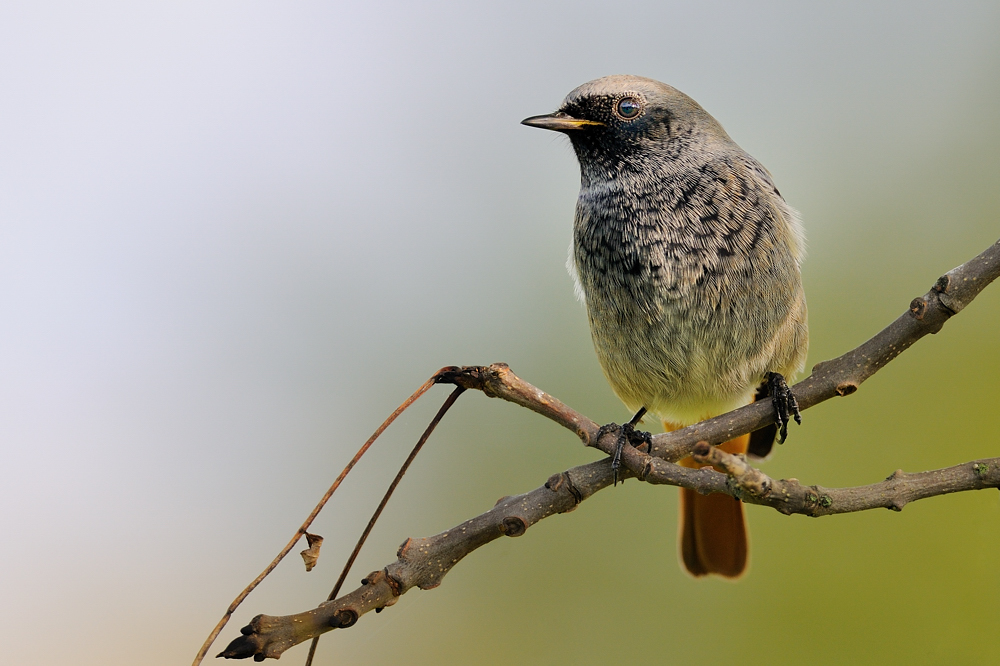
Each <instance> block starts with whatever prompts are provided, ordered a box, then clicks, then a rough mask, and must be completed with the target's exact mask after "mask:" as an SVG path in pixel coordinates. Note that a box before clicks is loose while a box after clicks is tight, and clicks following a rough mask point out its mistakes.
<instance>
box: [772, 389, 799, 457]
mask: <svg viewBox="0 0 1000 666" xmlns="http://www.w3.org/2000/svg"><path fill="white" fill-rule="evenodd" d="M767 391H768V393H770V394H771V404H772V405H774V411H775V413H776V414H777V418H776V421H775V425H777V426H778V444H784V442H785V438H786V437H788V421H789V419H791V418H794V419H795V422H796V423H798V424H800V425H801V424H802V415H801V414H799V403H798V402H797V401H796V400H795V395H794V394H793V393H792V390H791V389H790V388H788V384H787V383H786V382H785V378H784V377H782V376H781V374H780V373H777V372H769V373H767Z"/></svg>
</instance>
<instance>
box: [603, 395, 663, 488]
mask: <svg viewBox="0 0 1000 666" xmlns="http://www.w3.org/2000/svg"><path fill="white" fill-rule="evenodd" d="M645 412H646V410H642V411H641V412H640V413H639V414H636V416H635V418H633V419H632V420H631V421H629V422H628V423H626V424H624V425H618V424H617V423H609V424H607V425H603V426H601V429H600V430H598V431H597V439H598V440H600V439H601V437H603V436H604V435H606V434H608V433H611V432H616V431H617V436H616V439H615V453H614V455H612V456H611V470H612V471H613V472H614V475H615V485H616V486H617V485H618V469H619V468H620V467H621V466H622V451H623V450H624V449H625V444H626V443H628V444H631V445H632V446H633V447H635V448H637V449H638V448H639V447H641V446H642V445H644V444H645V445H646V450H647V451H650V450H652V448H653V436H652V435H650V434H649V433H648V432H646V431H644V430H636V429H635V424H636V423H638V422H639V419H640V418H642V415H643V414H644V413H645Z"/></svg>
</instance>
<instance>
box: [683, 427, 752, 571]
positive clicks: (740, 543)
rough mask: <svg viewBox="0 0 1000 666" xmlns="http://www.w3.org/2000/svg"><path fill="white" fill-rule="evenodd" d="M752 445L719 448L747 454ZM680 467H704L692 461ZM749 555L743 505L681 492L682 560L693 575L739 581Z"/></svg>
mask: <svg viewBox="0 0 1000 666" xmlns="http://www.w3.org/2000/svg"><path fill="white" fill-rule="evenodd" d="M665 425H668V426H669V424H665ZM749 443H750V436H749V435H743V436H742V437H737V438H736V439H734V440H730V441H728V442H725V443H724V444H721V445H720V448H721V449H722V450H723V451H727V452H729V453H746V450H747V446H748V445H749ZM679 464H681V465H684V466H685V467H692V468H696V469H697V468H699V467H703V465H699V464H698V463H696V462H694V461H693V460H691V458H690V457H688V458H684V459H683V460H681V461H680V463H679ZM747 554H748V547H747V528H746V521H745V520H744V518H743V503H742V502H740V501H739V500H737V499H734V498H732V497H730V496H729V495H722V494H719V493H713V494H711V495H701V494H699V493H697V492H695V491H694V490H690V489H688V488H681V559H682V560H683V561H684V567H685V568H686V569H687V570H688V571H689V572H690V573H691V575H692V576H705V575H707V574H718V575H720V576H725V577H726V578H738V577H739V576H741V575H743V572H744V571H746V568H747Z"/></svg>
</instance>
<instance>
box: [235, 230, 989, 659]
mask: <svg viewBox="0 0 1000 666" xmlns="http://www.w3.org/2000/svg"><path fill="white" fill-rule="evenodd" d="M998 276H1000V241H998V242H997V243H995V244H994V245H992V246H991V247H990V248H988V249H987V250H986V251H984V252H983V253H982V254H980V255H979V256H977V257H975V258H974V259H972V260H970V261H968V262H966V263H965V264H963V265H962V266H959V267H958V268H956V269H954V270H952V271H949V272H948V273H947V274H945V275H944V276H942V277H941V278H940V279H939V280H938V281H937V283H936V284H935V286H934V287H933V288H932V290H931V291H930V292H928V293H927V294H926V295H924V296H923V297H920V298H916V299H914V300H913V301H912V302H911V304H910V308H909V310H908V311H907V312H906V313H904V314H903V315H902V316H900V317H899V318H898V319H896V321H894V322H893V323H892V324H890V325H889V326H888V327H886V328H885V329H884V330H883V331H881V332H880V333H878V334H877V335H876V336H875V337H873V338H872V339H870V340H868V341H867V342H865V343H864V344H862V345H861V346H860V347H858V348H856V349H854V350H852V351H851V352H848V353H847V354H844V355H843V356H840V357H838V358H836V359H834V360H831V361H826V362H823V363H820V364H818V365H817V366H816V367H814V368H813V374H812V375H811V376H810V377H808V378H807V379H805V380H804V381H802V382H800V383H799V384H796V385H795V386H794V387H793V389H792V390H793V392H794V394H795V397H796V399H797V400H798V403H799V407H800V409H803V410H805V409H808V408H809V407H812V406H814V405H816V404H818V403H820V402H822V401H824V400H828V399H829V398H832V397H835V396H846V395H850V394H852V393H854V392H855V391H856V390H857V388H858V386H860V384H861V383H862V382H864V381H865V380H866V379H867V378H868V377H870V376H871V375H873V374H874V373H875V372H877V371H878V370H880V369H881V368H883V367H885V365H886V364H887V363H889V362H890V361H891V360H892V359H894V358H895V357H896V356H898V355H899V354H900V353H902V352H903V351H905V350H906V349H907V348H908V347H909V346H910V345H912V344H913V343H914V342H916V341H917V340H919V339H920V338H921V337H923V336H924V335H927V334H928V333H936V332H937V331H939V330H940V329H941V327H942V326H943V325H944V323H945V321H947V320H948V318H950V317H951V316H953V315H955V314H957V313H958V312H960V311H961V310H962V309H963V308H964V307H965V306H966V305H968V304H969V303H970V302H971V301H972V300H973V299H974V298H975V297H976V295H978V294H979V292H980V291H982V289H983V288H985V287H986V286H987V285H988V284H989V283H990V282H992V281H993V280H994V279H996V278H997V277H998ZM437 380H438V381H440V382H442V383H444V382H447V383H454V384H456V385H458V386H462V387H464V388H469V389H476V390H480V391H483V392H484V393H485V394H486V395H488V396H490V397H498V398H501V399H504V400H508V401H510V402H514V403H516V404H519V405H522V406H524V407H527V408H529V409H531V410H533V411H535V412H538V413H539V414H542V415H543V416H546V417H547V418H550V419H552V420H554V421H556V422H557V423H560V424H561V425H563V426H564V427H566V428H569V429H570V430H572V431H573V432H575V433H576V434H577V435H578V436H579V437H580V438H581V440H583V442H584V444H587V445H589V446H594V447H596V448H598V449H600V450H601V451H603V452H604V453H607V454H610V453H611V452H612V451H613V447H614V443H615V439H616V437H615V435H614V433H609V434H608V436H606V437H600V438H598V433H599V427H598V425H597V424H596V423H595V422H593V421H591V420H590V419H588V418H587V417H585V416H583V415H581V414H579V413H577V412H575V411H574V410H572V409H571V408H569V407H567V406H566V405H564V404H563V403H562V402H560V401H558V400H556V399H555V398H553V397H552V396H550V395H548V394H547V393H544V392H543V391H541V390H539V389H537V388H535V387H534V386H531V385H530V384H528V383H527V382H525V381H523V380H521V379H520V378H519V377H517V376H516V375H515V374H514V373H513V372H511V371H510V368H509V367H508V366H507V365H505V364H502V363H497V364H494V365H491V366H474V367H467V368H453V369H446V370H442V372H441V373H439V374H438V375H437ZM773 422H774V412H773V408H772V407H771V405H770V404H769V403H768V402H767V401H762V402H759V403H755V404H753V405H749V406H747V407H742V408H740V409H737V410H734V411H732V412H730V413H728V414H724V415H722V416H719V417H716V418H713V419H709V420H707V421H703V422H701V423H698V424H696V425H693V426H690V427H688V428H684V429H682V430H677V431H674V432H671V433H665V434H662V435H657V436H655V437H654V438H653V446H652V452H651V453H644V452H641V451H639V450H636V449H635V448H633V447H630V446H626V447H625V451H624V452H623V456H622V463H623V465H624V469H623V470H620V471H623V472H625V475H626V476H636V477H638V478H640V479H642V480H645V481H647V482H651V483H661V484H670V485H677V486H682V487H685V488H693V489H695V490H698V491H699V492H703V493H709V492H721V493H727V494H730V495H733V496H735V497H740V498H742V499H743V500H744V501H746V502H751V503H755V504H763V505H766V506H772V507H774V508H776V509H778V510H779V511H782V512H783V513H804V514H807V515H816V516H818V515H828V514H832V513H846V512H850V511H861V510H866V509H871V508H876V507H888V508H892V509H896V510H899V509H901V508H902V506H903V505H905V504H906V503H907V502H911V501H914V500H917V499H922V498H925V497H933V496H936V495H941V494H945V493H950V492H958V491H962V490H974V489H979V488H995V487H998V486H1000V458H994V459H986V460H979V461H974V462H971V463H966V464H964V465H958V466H956V467H950V468H947V469H942V470H936V471H931V472H921V473H917V474H905V473H903V472H901V471H898V472H896V473H895V474H893V475H892V476H890V477H889V478H888V479H886V480H885V481H883V482H881V483H877V484H873V485H870V486H862V487H860V488H845V489H839V490H836V489H822V488H820V487H818V486H812V487H804V486H801V485H800V484H799V483H798V482H797V481H794V480H788V481H775V480H773V479H770V478H769V477H767V476H766V475H763V474H762V473H759V471H757V470H754V469H753V468H752V467H750V466H749V465H747V464H746V463H745V461H742V460H740V459H738V458H735V457H732V456H730V457H724V456H721V457H717V458H716V457H713V456H714V454H712V453H711V451H712V450H713V449H712V448H711V447H707V450H706V447H704V446H703V447H701V448H699V455H702V456H708V457H704V458H703V459H704V460H705V461H707V462H712V463H713V464H718V465H720V466H721V467H723V468H724V469H726V470H727V473H726V474H723V473H720V472H716V471H715V470H713V469H711V468H708V467H706V468H703V469H689V468H686V467H681V466H679V465H675V464H673V461H676V460H679V459H680V458H683V457H684V456H686V455H688V454H690V453H691V452H692V451H693V450H694V449H695V446H696V445H697V444H698V443H699V442H702V441H704V442H706V443H719V442H723V441H727V440H729V439H733V438H734V437H737V436H739V435H742V434H745V433H748V432H752V431H754V430H757V429H759V428H761V427H763V426H766V425H768V424H770V423H773ZM598 439H599V441H598ZM612 478H613V474H612V471H611V466H610V464H609V462H608V461H607V460H602V461H599V462H596V463H591V464H589V465H582V466H579V467H575V468H573V469H571V470H568V471H567V472H563V473H562V474H557V475H554V476H552V477H551V478H550V479H549V481H548V482H547V483H546V484H545V486H543V487H541V488H538V489H536V490H533V491H531V492H529V493H526V494H524V495H519V496H517V497H512V498H505V499H503V500H501V501H500V502H499V503H498V504H497V506H495V507H494V508H493V509H491V510H490V511H487V512H486V513H484V514H482V515H480V516H477V517H476V518H473V519H471V520H469V521H466V522H465V523H462V524H461V525H459V526H457V527H455V528H454V529H452V530H449V531H448V532H443V533H441V534H438V535H437V536H433V537H427V538H423V539H407V541H406V542H404V544H403V545H402V546H401V547H400V550H399V553H398V554H397V560H396V561H395V562H393V563H391V564H389V565H388V566H387V567H385V568H384V569H382V570H381V571H376V572H374V573H372V574H370V575H369V576H367V577H366V578H365V579H364V580H363V581H362V587H360V588H358V589H357V590H355V591H353V592H350V593H348V594H346V595H344V596H343V597H341V598H339V599H336V600H334V601H332V602H326V603H324V604H321V605H320V606H319V607H318V608H316V609H313V610H311V611H307V612H305V613H299V614H297V615H289V616H284V617H273V616H267V615H258V616H257V617H255V618H254V619H253V620H252V621H251V622H250V624H249V625H248V626H246V627H244V628H243V629H242V633H243V636H241V637H239V638H237V639H236V640H234V641H233V642H232V643H230V644H229V646H228V647H227V648H226V650H225V651H224V652H223V653H222V654H221V655H220V656H225V657H227V658H246V657H250V656H253V657H254V658H255V659H256V660H261V659H264V658H267V657H272V658H277V657H279V656H280V655H281V653H282V652H284V651H285V650H287V649H288V648H290V647H292V646H293V645H296V644H298V643H300V642H302V641H304V640H308V639H309V638H312V637H314V636H318V635H319V634H322V633H324V632H326V631H330V630H331V629H336V628H345V627H349V626H352V625H353V624H354V623H355V622H357V620H358V618H359V617H360V616H361V615H363V614H364V613H366V612H368V611H370V610H373V609H374V610H380V609H382V608H385V607H386V606H390V605H392V604H394V603H395V602H396V600H397V599H398V598H399V596H400V595H401V594H403V593H405V592H406V591H407V590H409V589H412V588H413V587H419V588H421V589H430V588H433V587H436V586H437V585H439V584H440V583H441V579H442V578H443V577H444V576H445V574H447V572H448V571H450V570H451V568H452V567H453V566H455V564H457V563H458V561H459V560H461V559H462V558H463V557H464V556H465V555H467V554H468V553H470V552H472V551H473V550H475V549H476V548H479V547H480V546H482V545H485V544H486V543H489V542H490V541H492V540H493V539H496V538H498V537H499V536H501V535H504V534H506V535H508V536H520V535H521V534H523V533H524V531H525V530H526V529H527V528H528V527H529V526H531V525H533V524H534V523H536V522H538V521H539V520H542V519H543V518H546V517H548V516H550V515H553V514H555V513H562V512H565V511H569V510H571V509H573V508H575V507H576V505H577V504H579V503H580V502H582V501H583V500H584V499H586V498H588V497H590V495H592V494H593V493H595V492H597V491H598V490H601V489H602V488H605V487H607V486H609V485H611V482H612Z"/></svg>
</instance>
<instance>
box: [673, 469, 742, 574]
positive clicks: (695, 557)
mask: <svg viewBox="0 0 1000 666" xmlns="http://www.w3.org/2000/svg"><path fill="white" fill-rule="evenodd" d="M747 553H748V549H747V530H746V523H745V522H744V519H743V504H742V503H741V502H740V501H739V500H736V499H733V498H732V497H730V496H729V495H720V494H718V493H716V494H712V495H699V494H698V493H697V492H696V491H694V490H691V489H689V488H682V489H681V557H682V558H683V560H684V567H685V568H686V569H687V570H688V572H689V573H690V574H691V575H692V576H706V575H708V574H718V575H720V576H725V577H726V578H738V577H739V576H741V575H742V574H743V572H744V571H745V570H746V568H747Z"/></svg>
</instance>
